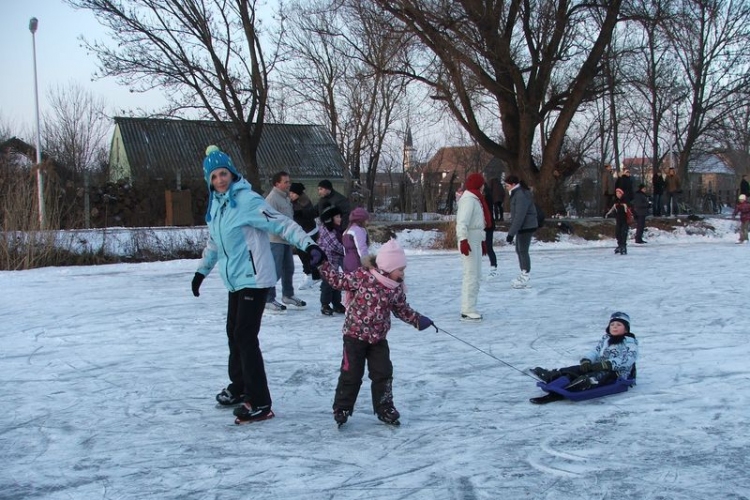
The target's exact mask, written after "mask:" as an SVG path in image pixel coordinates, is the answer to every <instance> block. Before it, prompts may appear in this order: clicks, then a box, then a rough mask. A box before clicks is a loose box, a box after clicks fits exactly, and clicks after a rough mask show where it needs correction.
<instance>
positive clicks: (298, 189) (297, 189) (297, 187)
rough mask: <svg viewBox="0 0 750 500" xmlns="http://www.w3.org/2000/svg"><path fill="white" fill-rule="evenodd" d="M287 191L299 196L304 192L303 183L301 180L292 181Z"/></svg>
mask: <svg viewBox="0 0 750 500" xmlns="http://www.w3.org/2000/svg"><path fill="white" fill-rule="evenodd" d="M289 191H291V192H292V193H294V194H296V195H297V196H300V195H302V193H304V192H305V185H304V184H302V183H301V182H292V185H291V186H289Z"/></svg>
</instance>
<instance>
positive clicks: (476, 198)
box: [456, 173, 492, 321]
mask: <svg viewBox="0 0 750 500" xmlns="http://www.w3.org/2000/svg"><path fill="white" fill-rule="evenodd" d="M483 186H484V177H483V176H482V174H479V173H474V174H471V175H469V177H467V179H466V191H464V193H463V195H461V198H459V200H458V212H457V213H456V240H457V241H458V249H459V251H460V252H461V262H462V263H463V285H462V287H461V320H463V321H481V320H482V315H481V314H480V313H479V312H478V311H477V297H478V296H479V275H480V270H481V268H482V256H483V255H486V253H487V250H486V247H485V242H484V239H485V229H486V228H487V227H490V226H491V225H492V215H491V214H490V210H489V207H488V206H487V203H486V202H485V201H484V196H483V195H482V191H481V190H482V188H483Z"/></svg>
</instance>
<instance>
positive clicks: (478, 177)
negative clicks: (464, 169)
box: [466, 172, 484, 189]
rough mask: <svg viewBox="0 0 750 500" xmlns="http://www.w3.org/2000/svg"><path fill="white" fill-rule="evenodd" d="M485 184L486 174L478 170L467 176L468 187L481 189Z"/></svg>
mask: <svg viewBox="0 0 750 500" xmlns="http://www.w3.org/2000/svg"><path fill="white" fill-rule="evenodd" d="M482 186H484V176H483V175H482V174H480V173H478V172H475V173H473V174H471V175H469V176H468V177H467V178H466V189H480V188H481V187H482Z"/></svg>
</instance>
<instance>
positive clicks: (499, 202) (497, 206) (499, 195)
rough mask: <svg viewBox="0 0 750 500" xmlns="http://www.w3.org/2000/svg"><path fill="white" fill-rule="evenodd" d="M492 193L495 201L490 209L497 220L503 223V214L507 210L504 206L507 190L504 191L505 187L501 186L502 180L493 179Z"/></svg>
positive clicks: (491, 182)
mask: <svg viewBox="0 0 750 500" xmlns="http://www.w3.org/2000/svg"><path fill="white" fill-rule="evenodd" d="M485 189H486V188H485ZM490 191H491V194H492V201H493V204H492V205H491V206H490V209H491V210H492V211H493V212H494V217H495V220H498V221H501V222H502V221H503V217H504V214H503V212H504V210H505V209H504V207H503V204H504V203H505V189H503V185H502V184H500V179H498V178H497V177H493V178H492V179H491V180H490Z"/></svg>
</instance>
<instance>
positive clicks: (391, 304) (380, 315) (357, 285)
mask: <svg viewBox="0 0 750 500" xmlns="http://www.w3.org/2000/svg"><path fill="white" fill-rule="evenodd" d="M374 260H375V257H373V256H372V255H370V256H368V258H366V259H364V261H365V262H364V264H365V265H364V266H363V267H360V268H359V269H357V270H356V271H351V272H348V273H343V272H341V271H336V270H335V269H333V267H332V266H331V264H330V263H329V262H324V263H323V265H322V266H321V267H320V274H321V275H322V276H323V278H324V279H325V280H326V281H327V282H328V283H329V284H330V285H331V287H333V288H335V289H336V290H343V291H347V292H350V293H352V294H353V298H352V300H351V302H350V303H349V305H348V306H347V308H346V317H345V318H344V326H343V333H344V335H345V336H347V337H354V338H356V339H359V340H361V341H363V342H367V343H369V344H377V343H378V342H380V341H381V340H383V339H385V338H386V336H387V335H388V331H389V330H390V329H391V313H393V314H394V315H395V316H396V317H397V318H398V319H400V320H401V321H403V322H404V323H408V324H410V325H412V326H413V327H415V328H419V316H420V315H419V313H418V312H416V311H415V310H414V309H412V308H411V307H410V306H409V304H408V303H407V302H406V292H405V291H404V284H403V283H400V284H399V285H398V286H397V287H396V288H393V289H390V288H388V287H386V286H385V285H383V284H382V283H380V282H379V281H378V280H377V278H375V276H374V275H373V273H372V272H370V271H371V270H372V269H375V268H376V264H375V263H374V262H373V261H374Z"/></svg>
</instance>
